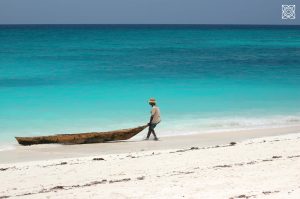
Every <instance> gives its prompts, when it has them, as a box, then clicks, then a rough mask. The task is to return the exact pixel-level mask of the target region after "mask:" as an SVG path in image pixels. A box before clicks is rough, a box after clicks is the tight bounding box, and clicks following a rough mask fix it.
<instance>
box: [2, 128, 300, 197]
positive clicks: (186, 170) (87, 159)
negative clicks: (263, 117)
mask: <svg viewBox="0 0 300 199" xmlns="http://www.w3.org/2000/svg"><path fill="white" fill-rule="evenodd" d="M0 157H1V164H0V181H1V182H4V183H2V185H1V187H0V198H14V197H18V198H214V199H215V198H228V199H229V198H232V199H233V198H278V199H279V198H299V195H300V185H299V181H300V173H299V169H300V127H299V126H295V127H289V128H273V129H260V130H247V131H232V132H219V133H207V134H195V135H185V136H174V137H162V138H161V139H160V141H158V142H157V141H152V140H150V141H141V140H129V141H124V142H114V143H104V144H86V145H36V146H27V147H19V148H16V149H14V150H10V151H3V152H0Z"/></svg>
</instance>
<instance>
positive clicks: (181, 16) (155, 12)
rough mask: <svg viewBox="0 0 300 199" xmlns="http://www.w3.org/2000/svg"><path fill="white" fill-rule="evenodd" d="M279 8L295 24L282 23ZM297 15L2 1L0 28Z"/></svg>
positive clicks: (146, 1) (259, 4) (183, 4)
mask: <svg viewBox="0 0 300 199" xmlns="http://www.w3.org/2000/svg"><path fill="white" fill-rule="evenodd" d="M282 4H288V5H291V4H293V5H296V19H294V20H290V19H288V20H283V19H281V5H282ZM299 10H300V0H0V24H270V25H272V24H280V25H284V24H287V25H290V24H294V25H300V11H299ZM298 16H299V17H298Z"/></svg>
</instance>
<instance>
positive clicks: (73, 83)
mask: <svg viewBox="0 0 300 199" xmlns="http://www.w3.org/2000/svg"><path fill="white" fill-rule="evenodd" d="M150 97H154V98H156V99H157V101H158V105H159V107H160V109H161V113H162V122H161V124H160V125H159V126H158V128H157V131H158V134H159V135H177V134H187V133H202V132H209V131H219V130H232V129H243V128H261V127H273V126H291V125H299V124H300V110H299V109H300V26H200V25H199V26H197V25H48V26H47V25H42V26H37V25H31V26H30V25H26V26H25V25H24V26H0V140H1V141H0V142H2V143H7V142H13V140H14V136H33V135H45V134H52V133H69V132H88V131H96V130H97V131H105V130H113V129H119V128H127V127H135V126H137V125H142V124H145V123H147V122H148V119H149V114H150V107H149V105H148V104H147V100H148V99H149V98H150Z"/></svg>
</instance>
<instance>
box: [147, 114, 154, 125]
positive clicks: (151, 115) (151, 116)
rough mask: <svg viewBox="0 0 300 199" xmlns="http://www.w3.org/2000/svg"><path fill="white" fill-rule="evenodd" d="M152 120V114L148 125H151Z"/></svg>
mask: <svg viewBox="0 0 300 199" xmlns="http://www.w3.org/2000/svg"><path fill="white" fill-rule="evenodd" d="M152 120H153V115H151V117H150V122H149V123H148V126H150V124H151V122H152Z"/></svg>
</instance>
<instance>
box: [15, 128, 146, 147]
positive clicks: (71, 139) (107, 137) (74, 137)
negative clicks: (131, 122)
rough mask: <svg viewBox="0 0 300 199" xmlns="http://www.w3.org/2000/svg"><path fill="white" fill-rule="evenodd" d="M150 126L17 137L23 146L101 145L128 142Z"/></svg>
mask: <svg viewBox="0 0 300 199" xmlns="http://www.w3.org/2000/svg"><path fill="white" fill-rule="evenodd" d="M147 126H148V125H144V126H139V127H136V128H130V129H121V130H116V131H108V132H91V133H78V134H57V135H51V136H38V137H15V138H16V140H17V141H18V142H19V144H21V145H33V144H50V143H58V144H88V143H101V142H107V141H115V140H128V139H129V138H132V137H133V136H135V135H136V134H138V133H139V132H141V131H142V130H144V129H145V128H146V127H147Z"/></svg>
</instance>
